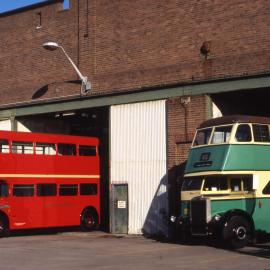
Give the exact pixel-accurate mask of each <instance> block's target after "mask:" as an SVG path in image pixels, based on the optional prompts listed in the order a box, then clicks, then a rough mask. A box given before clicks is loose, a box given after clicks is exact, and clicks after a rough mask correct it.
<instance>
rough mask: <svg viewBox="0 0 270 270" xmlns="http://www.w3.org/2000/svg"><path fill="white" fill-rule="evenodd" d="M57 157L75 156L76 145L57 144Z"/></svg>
mask: <svg viewBox="0 0 270 270" xmlns="http://www.w3.org/2000/svg"><path fill="white" fill-rule="evenodd" d="M58 155H61V156H76V145H75V144H67V143H59V144H58Z"/></svg>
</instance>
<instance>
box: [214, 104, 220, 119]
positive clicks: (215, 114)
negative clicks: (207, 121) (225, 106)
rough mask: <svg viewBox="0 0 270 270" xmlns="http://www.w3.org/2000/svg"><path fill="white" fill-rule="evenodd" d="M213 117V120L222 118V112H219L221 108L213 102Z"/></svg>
mask: <svg viewBox="0 0 270 270" xmlns="http://www.w3.org/2000/svg"><path fill="white" fill-rule="evenodd" d="M212 115H213V118H217V117H221V116H222V113H221V111H220V110H219V108H218V107H217V105H216V104H215V103H214V102H212Z"/></svg>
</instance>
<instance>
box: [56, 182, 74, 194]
mask: <svg viewBox="0 0 270 270" xmlns="http://www.w3.org/2000/svg"><path fill="white" fill-rule="evenodd" d="M77 194H78V185H63V184H62V185H60V186H59V195H60V196H76V195H77Z"/></svg>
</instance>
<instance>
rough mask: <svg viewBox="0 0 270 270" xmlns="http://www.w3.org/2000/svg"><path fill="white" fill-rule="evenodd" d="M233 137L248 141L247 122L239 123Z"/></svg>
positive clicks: (249, 137) (249, 131)
mask: <svg viewBox="0 0 270 270" xmlns="http://www.w3.org/2000/svg"><path fill="white" fill-rule="evenodd" d="M235 139H236V141H238V142H250V141H251V130H250V126H249V125H247V124H243V125H239V126H238V128H237V131H236V134H235Z"/></svg>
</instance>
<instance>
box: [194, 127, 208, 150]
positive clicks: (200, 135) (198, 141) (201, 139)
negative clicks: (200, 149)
mask: <svg viewBox="0 0 270 270" xmlns="http://www.w3.org/2000/svg"><path fill="white" fill-rule="evenodd" d="M211 132H212V128H206V129H201V130H198V131H197V133H196V137H195V139H194V143H193V146H199V145H204V144H208V142H209V139H210V136H211Z"/></svg>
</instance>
